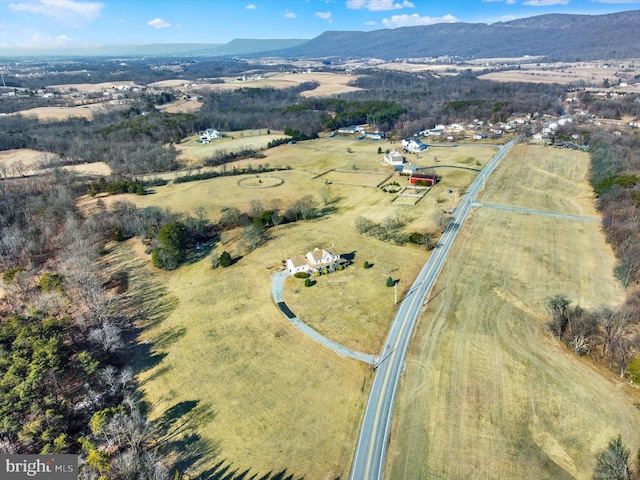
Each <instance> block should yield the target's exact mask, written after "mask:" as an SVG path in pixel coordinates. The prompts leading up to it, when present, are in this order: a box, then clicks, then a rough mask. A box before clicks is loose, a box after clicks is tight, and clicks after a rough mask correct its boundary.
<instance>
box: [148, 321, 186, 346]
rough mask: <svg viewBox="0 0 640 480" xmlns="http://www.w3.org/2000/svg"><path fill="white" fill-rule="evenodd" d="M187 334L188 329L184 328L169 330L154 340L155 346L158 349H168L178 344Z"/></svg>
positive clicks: (177, 327)
mask: <svg viewBox="0 0 640 480" xmlns="http://www.w3.org/2000/svg"><path fill="white" fill-rule="evenodd" d="M185 333H187V328H186V327H184V326H176V327H173V328H169V329H168V330H165V331H163V332H161V333H159V334H158V335H157V336H156V337H155V338H154V340H153V345H154V347H156V348H167V347H169V346H170V345H173V344H174V343H175V342H177V341H178V340H179V339H180V338H181V337H183V336H184V334H185Z"/></svg>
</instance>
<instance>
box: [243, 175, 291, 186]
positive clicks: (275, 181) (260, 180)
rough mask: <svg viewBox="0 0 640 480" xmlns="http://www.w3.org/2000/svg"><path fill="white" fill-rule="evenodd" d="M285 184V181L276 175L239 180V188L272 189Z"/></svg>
mask: <svg viewBox="0 0 640 480" xmlns="http://www.w3.org/2000/svg"><path fill="white" fill-rule="evenodd" d="M283 183H284V179H282V178H280V177H276V176H275V175H256V176H255V177H247V178H242V179H240V180H238V186H239V187H242V188H272V187H278V186H280V185H282V184H283Z"/></svg>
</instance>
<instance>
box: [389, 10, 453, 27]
mask: <svg viewBox="0 0 640 480" xmlns="http://www.w3.org/2000/svg"><path fill="white" fill-rule="evenodd" d="M457 21H458V19H457V18H456V17H454V16H453V15H451V14H447V15H444V16H442V17H429V16H424V17H421V16H420V15H418V14H417V13H414V14H413V15H407V14H404V15H393V16H392V17H391V18H384V19H382V24H383V25H384V26H385V27H387V28H397V27H415V26H417V25H433V24H434V23H454V22H457Z"/></svg>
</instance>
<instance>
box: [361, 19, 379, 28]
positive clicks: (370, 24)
mask: <svg viewBox="0 0 640 480" xmlns="http://www.w3.org/2000/svg"><path fill="white" fill-rule="evenodd" d="M364 24H365V25H369V26H370V27H373V26H374V25H377V24H378V22H376V21H374V20H369V21H368V22H364Z"/></svg>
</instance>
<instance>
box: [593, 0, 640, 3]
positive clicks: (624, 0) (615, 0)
mask: <svg viewBox="0 0 640 480" xmlns="http://www.w3.org/2000/svg"><path fill="white" fill-rule="evenodd" d="M591 1H592V2H596V3H640V0H591Z"/></svg>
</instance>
